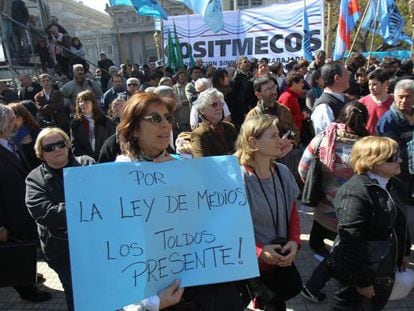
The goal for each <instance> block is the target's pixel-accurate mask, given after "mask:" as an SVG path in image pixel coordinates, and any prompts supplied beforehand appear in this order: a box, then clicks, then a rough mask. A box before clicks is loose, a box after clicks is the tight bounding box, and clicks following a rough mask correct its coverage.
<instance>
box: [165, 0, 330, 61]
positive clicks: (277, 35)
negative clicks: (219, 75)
mask: <svg viewBox="0 0 414 311" xmlns="http://www.w3.org/2000/svg"><path fill="white" fill-rule="evenodd" d="M303 5H304V1H303V0H299V1H294V2H290V3H283V4H273V5H271V6H267V7H261V8H257V9H249V10H241V11H225V12H223V17H224V28H223V30H222V31H220V32H218V33H217V34H215V33H214V32H212V31H211V30H210V29H209V28H208V27H207V25H206V24H205V23H204V20H203V18H202V17H201V15H180V16H169V17H168V21H165V22H164V25H163V38H164V47H165V48H164V51H165V53H166V54H167V51H168V47H167V37H168V31H170V32H171V36H172V37H173V38H174V23H175V26H176V30H177V35H178V38H179V41H180V44H181V49H182V53H183V59H184V63H186V64H188V62H189V60H190V58H189V57H190V53H191V51H192V52H193V57H194V58H202V59H203V60H204V63H205V64H212V65H213V66H215V67H227V66H228V65H230V64H232V63H233V62H235V61H236V60H237V58H238V57H239V56H241V55H245V56H248V57H249V58H251V57H256V58H258V59H260V58H262V57H267V58H269V60H270V62H276V61H279V62H283V63H287V62H289V61H290V60H292V59H299V58H301V57H303V49H302V38H303ZM306 6H307V12H308V18H309V28H310V34H311V46H312V51H316V50H319V49H323V46H324V10H323V0H306ZM167 57H168V55H165V58H167ZM166 63H167V61H166Z"/></svg>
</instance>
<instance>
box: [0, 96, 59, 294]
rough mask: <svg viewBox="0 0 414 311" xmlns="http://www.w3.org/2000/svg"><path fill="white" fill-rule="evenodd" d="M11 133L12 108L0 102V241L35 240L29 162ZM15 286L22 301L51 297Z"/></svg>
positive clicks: (13, 129) (35, 288) (13, 124)
mask: <svg viewBox="0 0 414 311" xmlns="http://www.w3.org/2000/svg"><path fill="white" fill-rule="evenodd" d="M14 134H15V115H14V113H13V110H12V109H11V108H10V107H8V106H6V105H3V104H0V242H5V241H8V240H9V238H10V237H13V238H15V239H18V240H21V241H33V240H37V233H36V225H35V222H34V220H33V218H32V217H31V216H30V214H29V212H28V210H27V208H26V204H25V201H24V200H25V192H26V185H25V178H26V176H27V173H28V165H27V163H26V162H25V161H24V156H23V153H21V152H19V151H18V149H17V147H16V145H14V144H13V143H12V142H11V140H10V138H11V137H12V136H13V135H14ZM3 268H5V267H3ZM10 268H11V269H13V268H12V267H10ZM18 268H19V267H17V269H18ZM21 268H22V269H24V268H23V267H21ZM1 278H2V275H0V279H1ZM14 288H15V289H16V291H17V292H18V293H19V295H20V298H22V299H23V300H28V301H32V302H41V301H45V300H48V299H50V298H51V297H52V296H51V295H50V293H47V292H44V291H40V290H38V289H37V287H36V285H35V284H32V285H28V286H21V285H20V286H15V287H14Z"/></svg>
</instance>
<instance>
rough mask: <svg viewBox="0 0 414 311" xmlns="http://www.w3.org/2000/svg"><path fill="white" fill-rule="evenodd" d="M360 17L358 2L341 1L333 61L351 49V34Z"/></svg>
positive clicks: (352, 0) (351, 0)
mask: <svg viewBox="0 0 414 311" xmlns="http://www.w3.org/2000/svg"><path fill="white" fill-rule="evenodd" d="M360 15H361V9H360V8H359V4H358V0H341V4H340V9H339V22H338V30H337V34H336V41H335V49H334V53H333V59H334V60H338V59H340V58H341V57H342V55H343V54H344V53H345V51H346V50H347V49H349V48H350V47H351V32H352V30H353V29H354V28H355V25H356V22H357V21H358V19H359V16H360Z"/></svg>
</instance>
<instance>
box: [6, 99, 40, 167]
mask: <svg viewBox="0 0 414 311" xmlns="http://www.w3.org/2000/svg"><path fill="white" fill-rule="evenodd" d="M9 107H10V108H11V109H12V110H13V112H14V115H15V116H16V121H15V130H16V134H15V135H14V136H13V138H12V140H13V141H14V143H15V144H16V145H17V146H18V147H19V148H21V149H22V152H23V154H24V156H25V160H26V161H27V163H28V165H29V169H30V170H32V169H34V168H35V167H37V166H38V165H39V164H40V163H41V161H40V160H39V159H38V158H37V157H36V155H35V153H34V149H33V148H34V144H35V141H36V137H37V135H38V134H39V132H40V126H39V123H37V121H36V119H35V118H34V117H33V115H32V114H31V113H30V112H29V111H28V110H27V109H26V107H25V106H24V105H23V104H22V103H11V104H9Z"/></svg>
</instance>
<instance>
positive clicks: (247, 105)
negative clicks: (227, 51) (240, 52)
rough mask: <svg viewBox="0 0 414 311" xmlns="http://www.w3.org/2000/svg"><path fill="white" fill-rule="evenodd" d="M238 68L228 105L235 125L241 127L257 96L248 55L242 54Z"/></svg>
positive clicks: (231, 85) (231, 86) (231, 83)
mask: <svg viewBox="0 0 414 311" xmlns="http://www.w3.org/2000/svg"><path fill="white" fill-rule="evenodd" d="M236 64H237V70H236V73H235V75H234V78H233V80H232V81H231V82H230V91H229V95H228V100H229V102H228V105H229V107H230V112H231V116H232V120H233V123H234V125H235V126H236V127H237V128H239V127H240V126H241V124H242V123H243V121H244V117H245V116H246V114H247V113H248V112H249V110H250V109H252V108H253V107H254V106H255V104H256V102H257V98H256V96H255V93H254V90H253V82H252V81H251V80H250V79H251V72H250V67H251V66H250V65H251V64H250V61H249V59H248V58H247V57H246V56H241V57H240V58H239V59H238V60H237V63H236Z"/></svg>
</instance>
